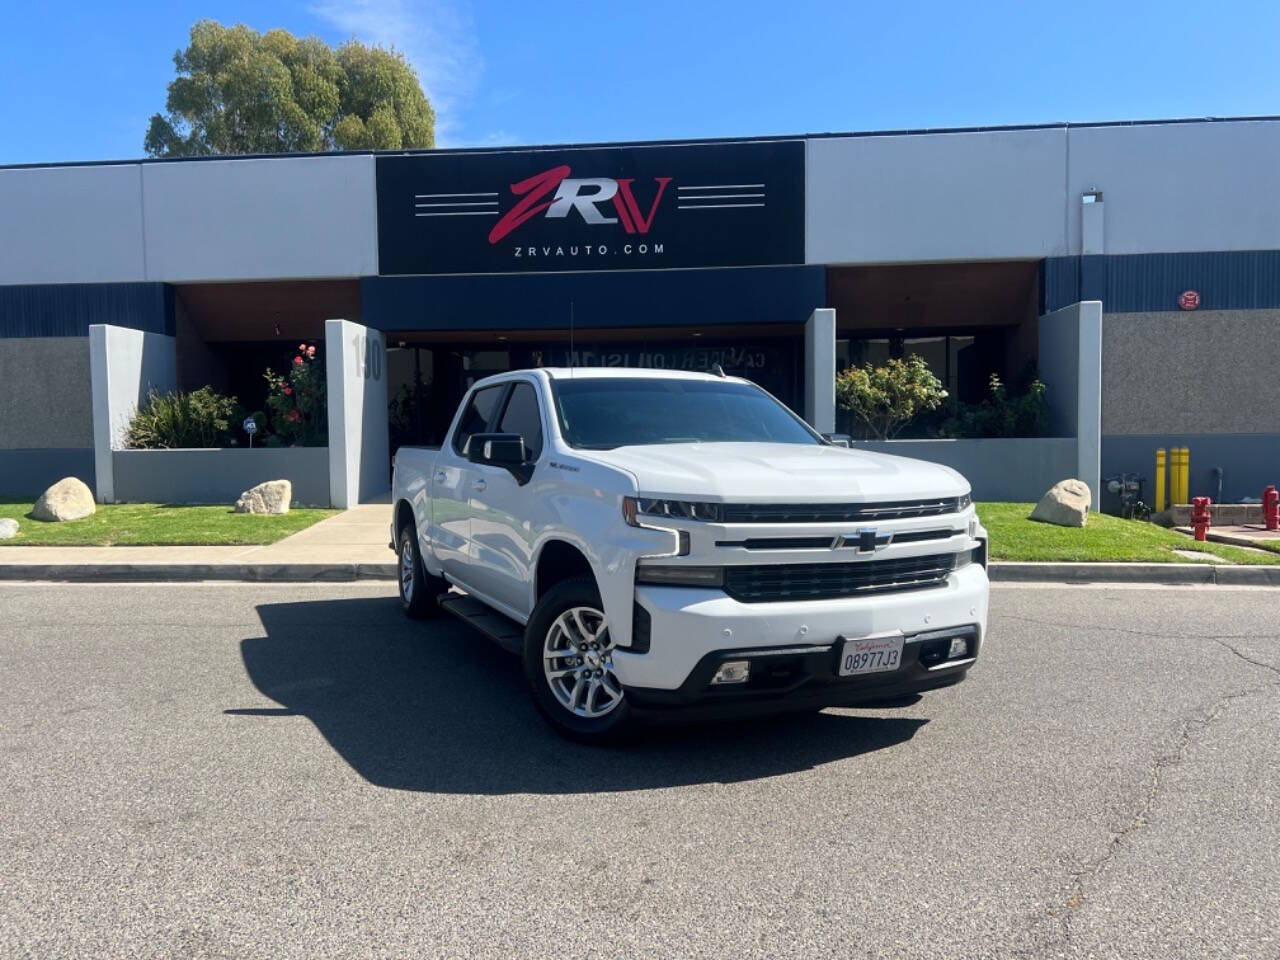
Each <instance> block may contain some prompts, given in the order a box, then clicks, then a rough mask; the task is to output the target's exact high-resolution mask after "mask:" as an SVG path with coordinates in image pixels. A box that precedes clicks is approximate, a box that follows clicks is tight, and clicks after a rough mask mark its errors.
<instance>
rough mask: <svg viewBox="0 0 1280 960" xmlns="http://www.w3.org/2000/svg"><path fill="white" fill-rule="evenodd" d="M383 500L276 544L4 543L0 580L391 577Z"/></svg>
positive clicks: (387, 517)
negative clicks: (201, 545) (24, 544)
mask: <svg viewBox="0 0 1280 960" xmlns="http://www.w3.org/2000/svg"><path fill="white" fill-rule="evenodd" d="M390 523H391V507H390V506H389V505H387V504H385V503H371V504H362V505H360V506H358V507H353V508H352V509H350V510H344V511H343V512H342V513H339V514H335V515H334V516H332V517H329V518H328V519H326V520H321V521H320V522H319V523H317V524H313V525H312V526H310V527H307V529H305V530H301V531H299V532H298V533H295V534H294V535H293V536H291V537H286V538H285V539H283V540H280V541H278V542H276V543H271V544H266V545H258V546H240V547H16V546H15V547H6V548H4V549H0V580H95V581H101V580H291V581H305V580H363V579H392V578H394V577H395V573H396V562H395V561H396V558H395V554H394V553H393V552H392V551H391V550H390V549H388V546H387V544H388V543H389V541H390V539H391V534H390V532H389V526H390Z"/></svg>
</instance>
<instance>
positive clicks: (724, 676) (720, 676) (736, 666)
mask: <svg viewBox="0 0 1280 960" xmlns="http://www.w3.org/2000/svg"><path fill="white" fill-rule="evenodd" d="M750 675H751V661H750V660H726V661H725V662H724V663H722V664H720V669H719V670H717V671H716V675H715V676H714V677H712V678H711V684H712V686H715V685H716V684H721V683H746V682H747V677H748V676H750Z"/></svg>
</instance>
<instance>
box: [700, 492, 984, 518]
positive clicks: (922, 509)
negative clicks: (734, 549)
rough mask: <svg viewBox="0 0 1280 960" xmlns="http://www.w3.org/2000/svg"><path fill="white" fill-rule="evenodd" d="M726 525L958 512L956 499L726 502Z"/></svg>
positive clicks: (917, 515) (925, 515)
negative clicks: (886, 501) (851, 501)
mask: <svg viewBox="0 0 1280 960" xmlns="http://www.w3.org/2000/svg"><path fill="white" fill-rule="evenodd" d="M723 510H724V522H725V523H852V522H856V521H859V520H903V519H907V518H910V517H938V516H942V515H944V514H948V513H958V512H959V510H960V500H959V498H958V497H943V498H941V499H934V500H911V501H903V502H900V503H796V504H786V503H726V504H725V505H724V507H723Z"/></svg>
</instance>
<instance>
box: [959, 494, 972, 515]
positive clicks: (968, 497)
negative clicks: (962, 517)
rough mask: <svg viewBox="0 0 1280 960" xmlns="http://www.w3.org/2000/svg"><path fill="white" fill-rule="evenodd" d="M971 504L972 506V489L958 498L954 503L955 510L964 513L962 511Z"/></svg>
mask: <svg viewBox="0 0 1280 960" xmlns="http://www.w3.org/2000/svg"><path fill="white" fill-rule="evenodd" d="M972 506H973V493H972V491H970V492H969V493H966V494H965V495H964V496H963V497H961V498H960V500H959V502H958V503H957V505H956V511H957V512H958V513H964V511H966V510H968V509H969V508H970V507H972Z"/></svg>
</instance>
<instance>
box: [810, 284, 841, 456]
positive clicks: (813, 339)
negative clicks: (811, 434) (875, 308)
mask: <svg viewBox="0 0 1280 960" xmlns="http://www.w3.org/2000/svg"><path fill="white" fill-rule="evenodd" d="M804 418H805V420H807V421H808V422H809V425H810V426H811V427H813V428H814V429H815V430H817V431H818V432H819V433H835V429H836V312H835V310H832V309H830V308H822V309H819V310H815V311H813V313H811V314H810V315H809V319H808V320H806V321H805V323H804Z"/></svg>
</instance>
